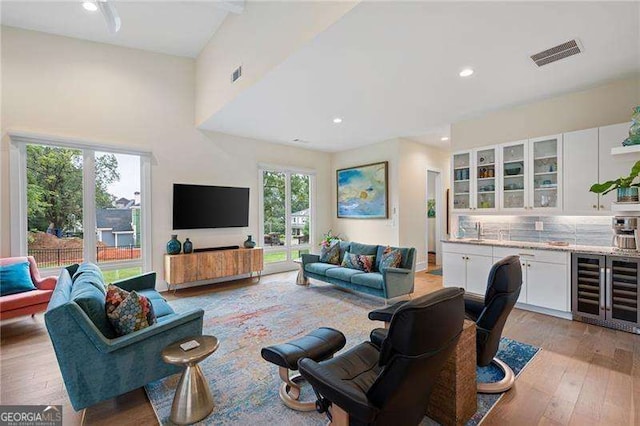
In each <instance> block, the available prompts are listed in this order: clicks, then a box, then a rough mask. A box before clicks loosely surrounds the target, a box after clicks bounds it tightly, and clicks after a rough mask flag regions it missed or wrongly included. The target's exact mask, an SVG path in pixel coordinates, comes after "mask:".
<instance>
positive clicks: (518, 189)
mask: <svg viewBox="0 0 640 426" xmlns="http://www.w3.org/2000/svg"><path fill="white" fill-rule="evenodd" d="M500 153H501V156H500V173H499V174H500V184H499V185H498V188H499V191H500V195H501V196H500V208H501V209H502V210H506V211H517V210H525V208H526V207H528V205H529V185H528V183H527V176H528V172H529V145H528V142H527V141H526V140H524V141H517V142H512V143H506V144H503V145H500Z"/></svg>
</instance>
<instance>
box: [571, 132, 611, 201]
mask: <svg viewBox="0 0 640 426" xmlns="http://www.w3.org/2000/svg"><path fill="white" fill-rule="evenodd" d="M563 145H564V152H565V155H564V187H565V189H566V190H565V191H564V206H565V210H567V211H571V212H574V213H591V212H594V211H598V208H599V206H600V200H599V196H598V194H595V193H593V192H589V188H591V185H593V184H594V183H595V182H596V180H598V173H597V170H598V169H599V164H598V157H599V155H598V151H599V149H598V129H597V128H593V129H586V130H579V131H577V132H570V133H565V134H564V138H563ZM608 155H609V156H611V153H609V154H608ZM594 171H595V172H594Z"/></svg>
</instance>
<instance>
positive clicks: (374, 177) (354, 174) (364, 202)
mask: <svg viewBox="0 0 640 426" xmlns="http://www.w3.org/2000/svg"><path fill="white" fill-rule="evenodd" d="M388 182H389V163H388V162H387V161H383V162H381V163H374V164H365V165H363V166H356V167H350V168H347V169H340V170H336V187H337V188H336V192H337V213H338V218H345V219H387V218H388V217H389V184H388Z"/></svg>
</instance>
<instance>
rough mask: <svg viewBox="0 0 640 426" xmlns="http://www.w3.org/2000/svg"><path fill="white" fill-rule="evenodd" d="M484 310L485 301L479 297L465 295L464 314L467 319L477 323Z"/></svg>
mask: <svg viewBox="0 0 640 426" xmlns="http://www.w3.org/2000/svg"><path fill="white" fill-rule="evenodd" d="M483 310H484V300H483V299H482V298H480V297H478V296H471V295H469V294H465V295H464V313H465V316H466V317H467V319H470V320H471V321H473V322H476V321H477V320H478V318H479V317H480V314H481V313H482V311H483Z"/></svg>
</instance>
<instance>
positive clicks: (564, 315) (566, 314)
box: [516, 303, 573, 321]
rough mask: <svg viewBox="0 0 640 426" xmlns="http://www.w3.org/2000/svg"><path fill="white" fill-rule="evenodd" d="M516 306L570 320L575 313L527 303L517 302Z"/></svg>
mask: <svg viewBox="0 0 640 426" xmlns="http://www.w3.org/2000/svg"><path fill="white" fill-rule="evenodd" d="M516 308H519V309H524V310H525V311H531V312H537V313H539V314H545V315H551V316H552V317H557V318H562V319H566V320H570V321H572V320H573V314H572V313H571V312H564V311H558V310H555V309H549V308H542V307H540V306H533V305H528V304H526V303H516Z"/></svg>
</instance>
